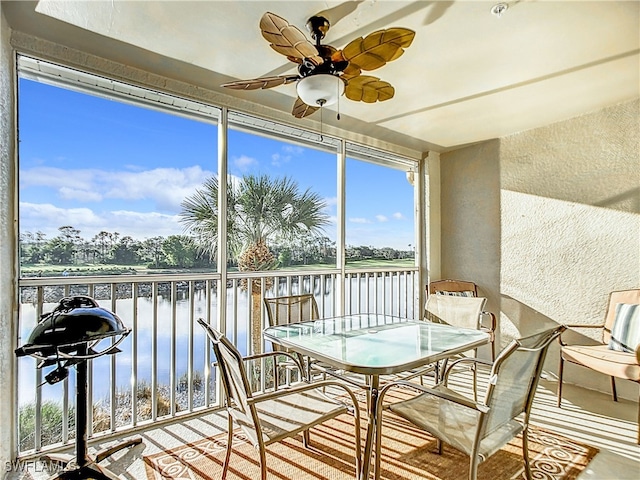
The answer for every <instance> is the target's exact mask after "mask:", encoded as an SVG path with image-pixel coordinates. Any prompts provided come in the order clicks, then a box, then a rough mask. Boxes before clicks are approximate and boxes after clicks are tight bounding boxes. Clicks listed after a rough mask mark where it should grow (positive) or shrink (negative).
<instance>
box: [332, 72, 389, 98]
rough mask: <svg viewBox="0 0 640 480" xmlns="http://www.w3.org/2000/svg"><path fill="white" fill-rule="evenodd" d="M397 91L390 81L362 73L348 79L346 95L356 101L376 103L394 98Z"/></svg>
mask: <svg viewBox="0 0 640 480" xmlns="http://www.w3.org/2000/svg"><path fill="white" fill-rule="evenodd" d="M395 93H396V91H395V89H394V88H393V87H392V86H391V84H390V83H389V82H385V81H384V80H380V79H379V78H378V77H373V76H370V75H360V76H358V77H354V78H351V79H349V80H348V81H347V85H346V87H345V89H344V95H345V97H347V98H348V99H349V100H354V101H356V102H365V103H375V102H384V101H385V100H389V99H390V98H393V96H394V95H395Z"/></svg>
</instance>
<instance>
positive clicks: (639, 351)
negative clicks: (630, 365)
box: [636, 344, 640, 365]
mask: <svg viewBox="0 0 640 480" xmlns="http://www.w3.org/2000/svg"><path fill="white" fill-rule="evenodd" d="M636 361H637V362H638V365H640V344H638V345H637V346H636Z"/></svg>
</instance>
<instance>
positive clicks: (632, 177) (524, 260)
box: [500, 100, 640, 398]
mask: <svg viewBox="0 0 640 480" xmlns="http://www.w3.org/2000/svg"><path fill="white" fill-rule="evenodd" d="M500 182H501V191H502V198H501V219H502V239H501V250H502V253H501V291H500V293H501V295H502V304H501V306H502V309H501V314H502V315H501V327H502V332H503V334H504V336H505V337H512V336H515V335H518V334H524V335H526V334H527V333H529V332H531V331H533V330H536V329H538V328H540V327H543V326H546V325H550V324H552V323H568V324H576V323H578V324H582V323H584V324H594V325H595V324H600V323H602V321H603V319H604V313H605V309H606V303H607V296H608V294H609V292H611V291H613V290H623V289H627V288H637V287H640V100H635V101H632V102H628V103H624V104H621V105H617V106H612V107H609V108H606V109H604V110H601V111H598V112H594V113H591V114H587V115H583V116H580V117H576V118H574V119H571V120H567V121H564V122H560V123H556V124H553V125H548V126H546V127H543V128H539V129H535V130H531V131H527V132H522V133H519V134H517V135H512V136H510V137H507V138H503V139H502V141H501V148H500ZM583 332H584V334H586V333H587V332H586V331H584V330H583ZM574 340H582V341H584V340H586V341H588V340H589V339H585V338H582V339H580V338H579V337H578V336H577V335H575V336H574ZM552 358H553V359H554V361H557V360H555V359H557V356H556V355H552ZM554 371H555V369H554ZM565 378H566V379H567V380H568V381H573V382H576V383H580V384H583V385H586V386H589V387H592V388H595V389H598V390H602V391H609V379H608V378H607V377H605V376H604V375H593V374H589V372H588V370H586V369H583V368H580V367H575V366H573V365H567V368H566V371H565ZM617 383H618V385H619V386H620V388H621V390H622V391H623V392H624V393H623V395H624V396H625V397H626V396H629V397H630V398H637V386H635V385H631V384H630V382H623V381H619V382H617ZM630 387H634V388H630Z"/></svg>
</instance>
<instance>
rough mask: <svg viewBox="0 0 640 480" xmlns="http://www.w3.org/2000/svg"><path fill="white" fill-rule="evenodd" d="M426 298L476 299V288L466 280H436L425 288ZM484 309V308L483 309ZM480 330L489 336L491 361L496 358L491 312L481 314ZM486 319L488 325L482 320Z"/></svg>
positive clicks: (494, 319) (493, 322)
mask: <svg viewBox="0 0 640 480" xmlns="http://www.w3.org/2000/svg"><path fill="white" fill-rule="evenodd" d="M427 293H428V295H427V298H428V297H430V296H431V295H450V296H457V297H477V296H478V286H477V285H476V284H475V283H473V282H469V281H466V280H436V281H433V282H431V283H429V286H428V288H427ZM483 308H484V307H483ZM480 318H481V320H480V321H481V328H482V330H484V331H485V332H487V333H488V334H489V335H490V336H491V343H490V346H491V360H495V358H496V347H495V339H496V338H495V336H496V316H495V314H494V313H492V312H488V311H484V310H483V311H482V312H481V317H480ZM485 318H488V319H489V321H488V324H485V322H484V320H485Z"/></svg>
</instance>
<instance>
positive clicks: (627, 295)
mask: <svg viewBox="0 0 640 480" xmlns="http://www.w3.org/2000/svg"><path fill="white" fill-rule="evenodd" d="M619 303H631V304H640V288H634V289H633V290H620V291H616V292H611V293H610V294H609V304H608V305H607V313H606V315H605V318H604V330H603V332H602V343H609V340H610V339H611V331H612V330H613V323H614V321H615V319H616V305H618V304H619Z"/></svg>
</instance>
